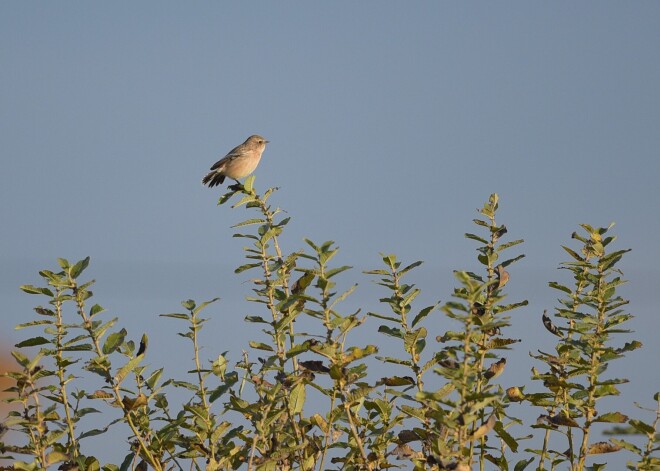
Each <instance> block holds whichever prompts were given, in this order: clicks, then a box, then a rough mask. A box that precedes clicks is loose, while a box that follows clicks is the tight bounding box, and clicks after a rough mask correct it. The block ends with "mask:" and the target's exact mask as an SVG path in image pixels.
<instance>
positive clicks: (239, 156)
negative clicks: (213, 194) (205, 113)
mask: <svg viewBox="0 0 660 471" xmlns="http://www.w3.org/2000/svg"><path fill="white" fill-rule="evenodd" d="M267 143H268V141H267V140H266V139H264V138H263V137H261V136H258V135H256V134H255V135H253V136H250V137H248V138H247V139H246V140H245V142H244V143H243V144H241V145H240V146H237V147H234V148H233V149H232V150H230V151H229V153H228V154H227V155H225V156H224V157H223V158H222V159H220V160H218V161H217V162H216V163H214V164H213V167H211V171H210V172H209V173H208V174H207V175H206V176H205V177H204V178H203V179H202V184H203V185H208V186H209V188H213V187H214V186H216V185H221V184H222V182H224V181H225V177H229V178H232V179H234V180H236V182H238V179H239V178H244V177H247V176H248V175H250V174H251V173H252V172H254V169H255V168H257V165H259V160H261V154H263V152H264V149H265V148H266V144H267Z"/></svg>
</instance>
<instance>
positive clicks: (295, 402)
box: [289, 383, 305, 415]
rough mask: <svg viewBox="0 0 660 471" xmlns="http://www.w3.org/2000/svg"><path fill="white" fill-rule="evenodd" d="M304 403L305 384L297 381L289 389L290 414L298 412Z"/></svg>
mask: <svg viewBox="0 0 660 471" xmlns="http://www.w3.org/2000/svg"><path fill="white" fill-rule="evenodd" d="M304 405H305V384H304V383H298V384H296V385H295V386H294V387H293V389H292V390H291V394H290V395H289V413H290V414H291V415H295V414H300V413H301V412H302V410H303V406H304Z"/></svg>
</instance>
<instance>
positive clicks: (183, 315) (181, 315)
mask: <svg viewBox="0 0 660 471" xmlns="http://www.w3.org/2000/svg"><path fill="white" fill-rule="evenodd" d="M160 317H171V318H173V319H184V320H188V319H189V318H190V317H189V316H188V314H177V313H173V314H160Z"/></svg>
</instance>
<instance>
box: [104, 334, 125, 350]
mask: <svg viewBox="0 0 660 471" xmlns="http://www.w3.org/2000/svg"><path fill="white" fill-rule="evenodd" d="M126 334H127V332H126V329H121V330H120V331H119V332H113V333H112V334H110V335H108V338H107V339H106V341H105V343H104V344H103V354H104V355H109V354H111V353H112V352H114V351H115V350H117V348H119V347H120V346H121V344H122V343H124V339H125V338H126Z"/></svg>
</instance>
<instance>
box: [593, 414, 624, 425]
mask: <svg viewBox="0 0 660 471" xmlns="http://www.w3.org/2000/svg"><path fill="white" fill-rule="evenodd" d="M627 420H628V416H627V415H624V414H622V413H621V412H608V413H607V414H603V415H600V416H598V417H597V418H596V419H594V422H609V423H613V424H623V423H625V422H626V421H627Z"/></svg>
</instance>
